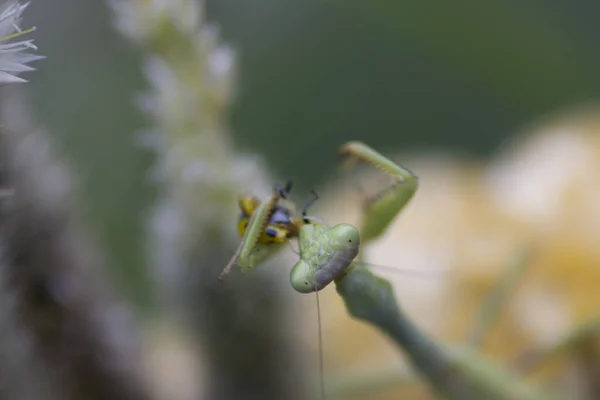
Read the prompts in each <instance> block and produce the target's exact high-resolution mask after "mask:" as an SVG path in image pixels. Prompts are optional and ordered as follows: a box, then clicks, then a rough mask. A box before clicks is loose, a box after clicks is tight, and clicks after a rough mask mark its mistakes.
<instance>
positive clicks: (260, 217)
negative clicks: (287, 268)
mask: <svg viewBox="0 0 600 400" xmlns="http://www.w3.org/2000/svg"><path fill="white" fill-rule="evenodd" d="M340 153H341V154H342V155H343V156H346V157H350V158H353V159H355V160H360V161H363V162H365V163H367V164H370V165H372V166H373V167H375V168H378V169H380V170H381V171H383V172H385V173H387V174H388V175H390V176H391V177H392V178H393V180H394V182H393V184H392V185H391V186H389V187H387V188H385V189H383V190H381V191H380V192H378V193H376V194H375V195H373V196H370V197H367V198H366V199H365V201H364V204H363V215H364V217H363V222H362V224H361V229H360V230H359V229H357V228H356V227H354V226H353V225H350V224H346V223H341V224H338V225H335V226H333V227H329V226H327V225H326V224H324V223H322V222H321V221H319V219H318V218H315V217H311V216H308V213H307V211H308V208H309V207H310V206H311V205H312V204H314V202H315V201H316V200H317V199H318V197H317V196H316V193H314V192H313V194H314V195H315V197H314V199H313V200H311V201H310V202H309V203H308V204H307V205H306V206H305V207H304V209H303V211H302V215H301V216H300V215H298V214H297V212H296V210H295V208H294V206H293V203H291V202H290V201H288V199H287V197H288V194H289V192H290V190H291V183H290V182H288V184H287V185H286V187H285V188H279V187H275V190H274V192H273V194H272V195H271V196H270V197H269V198H268V199H266V200H264V201H262V202H261V201H260V200H259V199H257V198H255V197H248V196H242V197H240V200H239V204H240V209H241V211H242V214H241V216H240V221H239V224H238V231H239V233H240V234H241V235H242V242H241V244H240V246H239V248H238V251H237V252H236V254H235V255H234V257H233V258H232V260H231V261H230V263H229V264H228V265H227V266H226V267H225V269H224V270H223V273H222V274H221V277H220V278H221V279H222V278H223V276H224V275H226V274H227V273H229V271H230V269H231V267H232V266H233V265H234V264H236V263H237V264H238V265H239V266H240V267H241V268H242V270H243V271H249V270H251V269H252V268H254V267H256V266H257V265H258V264H260V263H262V262H264V261H265V260H266V259H268V258H269V257H270V256H272V255H273V254H275V253H276V252H277V251H278V250H279V249H280V248H281V246H282V245H283V244H284V243H286V242H287V241H288V240H290V239H293V238H296V239H297V240H298V246H299V256H300V260H299V261H298V262H297V263H296V265H294V267H293V268H292V271H291V273H290V282H291V285H292V287H293V288H294V289H295V290H296V291H298V292H301V293H311V292H315V291H319V290H321V289H323V288H324V287H326V286H327V285H328V284H330V283H331V282H332V281H334V280H335V279H336V278H339V277H341V276H343V274H344V272H345V271H346V270H347V269H348V268H349V267H350V266H351V265H352V262H353V261H354V259H355V258H356V257H357V255H358V253H359V247H360V244H361V236H362V242H368V241H371V240H373V239H376V238H377V237H379V236H381V235H382V234H383V233H384V232H385V230H386V229H387V227H388V226H389V225H390V223H391V222H392V221H393V220H394V219H395V217H396V216H397V215H398V214H399V213H400V211H401V210H402V209H403V208H404V207H405V206H406V205H407V204H408V202H409V201H410V199H411V198H412V197H413V195H414V194H415V192H416V191H417V188H418V182H419V180H418V177H417V176H416V175H414V174H413V173H412V172H411V171H409V170H407V169H405V168H403V167H401V166H399V165H397V164H396V163H394V162H393V161H391V160H389V159H388V158H386V157H384V156H383V155H381V154H380V153H378V152H377V151H375V150H373V149H372V148H371V147H369V146H368V145H366V144H364V143H362V142H358V141H352V142H348V143H346V144H344V145H343V146H342V147H341V148H340ZM359 232H360V234H359Z"/></svg>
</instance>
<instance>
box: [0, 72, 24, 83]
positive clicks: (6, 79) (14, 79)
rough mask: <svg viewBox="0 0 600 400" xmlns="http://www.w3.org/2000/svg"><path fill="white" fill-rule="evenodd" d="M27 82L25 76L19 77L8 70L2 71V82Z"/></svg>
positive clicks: (0, 73) (0, 77) (0, 81)
mask: <svg viewBox="0 0 600 400" xmlns="http://www.w3.org/2000/svg"><path fill="white" fill-rule="evenodd" d="M24 82H27V81H26V80H25V79H23V78H19V77H18V76H14V75H11V74H9V73H7V72H4V71H0V84H1V85H4V84H6V83H24Z"/></svg>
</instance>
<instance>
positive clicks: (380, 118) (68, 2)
mask: <svg viewBox="0 0 600 400" xmlns="http://www.w3.org/2000/svg"><path fill="white" fill-rule="evenodd" d="M599 12H600V3H598V2H597V1H592V0H585V1H573V2H564V1H557V0H547V1H529V2H519V1H515V0H505V1H493V2H480V1H475V0H456V1H453V2H447V3H442V2H429V1H395V2H393V1H383V0H370V1H362V0H254V1H248V0H211V1H208V2H207V16H206V17H207V18H208V19H209V20H210V21H214V22H215V23H218V24H219V25H220V27H221V33H222V36H223V38H224V40H225V41H226V42H227V43H229V44H230V45H232V46H234V48H235V49H236V50H237V52H238V55H239V59H238V61H239V86H238V93H237V100H236V103H235V104H234V106H233V109H232V114H231V130H232V134H233V135H234V137H235V139H236V143H237V145H238V146H239V148H240V150H241V151H252V152H258V153H260V154H262V155H264V157H265V159H266V160H267V162H268V163H269V165H270V166H271V167H272V169H273V170H274V171H275V172H276V174H277V176H279V177H283V178H291V179H294V180H295V181H296V183H297V184H298V185H299V186H300V188H301V189H306V188H308V187H310V186H316V185H318V184H319V183H321V182H323V180H324V179H326V178H327V177H328V176H329V174H330V173H331V172H332V171H333V170H334V166H335V165H336V163H337V161H338V159H337V158H336V157H335V151H336V149H337V147H338V146H339V144H340V143H342V142H344V141H346V140H349V139H359V140H364V141H367V142H368V143H369V144H371V145H373V146H374V147H376V148H378V149H380V150H382V151H385V152H388V153H389V152H393V151H396V150H403V151H404V150H415V149H431V148H435V149H437V148H444V149H446V150H450V151H454V152H459V153H467V154H472V155H476V156H480V155H481V156H485V155H487V154H489V153H490V152H491V151H493V149H495V148H496V147H497V146H498V145H500V144H501V143H502V142H503V141H504V140H505V139H506V138H507V137H508V136H510V135H511V134H513V133H515V131H516V130H517V129H519V128H520V127H522V126H523V125H524V124H527V123H530V122H533V121H535V119H537V118H539V117H541V116H544V115H546V114H551V113H554V112H557V111H559V110H561V109H564V108H569V107H573V106H577V105H581V104H585V103H586V102H590V101H593V100H595V99H596V98H597V97H598V96H599V95H600V74H598V73H597V71H599V70H600V68H599V67H600V53H599V52H598V51H597V38H598V37H600V25H598V24H597V16H598V15H599ZM25 18H26V21H25V22H24V26H29V25H30V24H33V25H36V26H37V28H38V31H37V32H36V43H37V45H38V46H39V48H40V53H41V54H44V55H46V56H48V58H47V59H46V60H44V61H41V62H39V63H37V65H36V67H37V68H38V71H37V72H36V73H35V74H30V76H29V78H31V80H32V82H31V84H28V85H26V88H25V89H26V90H27V91H28V94H29V100H30V103H31V106H32V109H33V111H34V113H35V114H36V117H37V118H38V121H39V122H40V123H41V124H43V125H44V126H45V127H46V128H47V129H48V130H49V131H50V133H51V134H52V135H53V136H54V137H55V138H56V140H57V144H58V146H59V148H60V150H61V152H62V153H63V154H64V155H65V156H66V157H67V159H68V160H69V161H70V163H71V164H72V165H74V166H75V167H76V168H75V171H76V173H77V174H78V176H77V178H78V179H79V182H80V187H79V193H80V195H81V204H82V208H83V211H84V213H85V217H86V218H87V222H88V223H89V225H90V226H91V227H92V229H93V230H94V231H95V232H97V235H98V240H99V241H100V242H101V244H102V245H103V246H104V249H105V250H106V252H107V254H108V256H109V259H110V261H111V265H112V266H113V271H112V272H113V273H114V274H115V277H116V279H115V280H116V281H117V282H120V283H121V284H122V286H121V288H122V289H123V291H124V292H125V293H126V294H127V295H128V296H130V297H131V298H132V299H133V300H134V301H135V302H136V303H137V304H138V305H139V306H140V307H142V309H144V308H145V309H149V308H148V307H150V306H151V305H152V295H151V293H152V289H151V285H150V283H149V282H150V280H149V279H148V277H147V271H146V269H145V264H146V260H144V258H143V254H144V243H145V239H146V234H145V231H146V228H145V225H144V224H145V217H146V216H147V213H148V212H149V211H150V207H151V205H152V204H153V187H152V184H151V183H150V182H149V181H148V180H147V177H146V174H147V170H148V167H149V166H150V165H151V163H152V157H153V156H152V153H150V152H148V151H144V150H142V149H140V148H139V147H137V146H136V144H135V142H136V136H135V134H136V132H138V131H139V130H141V129H143V128H144V126H145V122H144V120H143V118H142V115H141V113H140V112H138V111H137V109H136V107H135V105H134V102H133V98H134V95H135V94H136V93H139V92H140V91H142V90H143V89H144V86H145V82H144V79H143V77H142V75H141V72H140V68H139V61H140V60H139V59H138V58H137V54H136V51H135V49H133V48H131V47H129V46H128V45H127V43H126V42H125V41H124V40H123V39H121V38H120V37H119V35H118V34H117V33H116V32H115V31H114V30H113V29H112V27H111V17H110V15H109V11H108V8H107V7H106V4H105V3H104V2H103V1H98V0H54V1H52V2H49V1H37V0H34V1H33V2H32V5H31V7H30V10H28V12H27V13H26V14H25ZM26 78H27V77H26ZM224 223H230V222H229V221H224Z"/></svg>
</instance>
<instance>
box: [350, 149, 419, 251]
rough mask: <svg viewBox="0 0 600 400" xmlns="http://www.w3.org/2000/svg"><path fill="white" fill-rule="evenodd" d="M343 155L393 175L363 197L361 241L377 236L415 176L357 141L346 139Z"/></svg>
mask: <svg viewBox="0 0 600 400" xmlns="http://www.w3.org/2000/svg"><path fill="white" fill-rule="evenodd" d="M340 153H341V154H342V155H345V156H350V157H354V158H357V159H359V160H361V161H363V162H366V163H367V164H370V165H372V166H374V167H375V168H377V169H379V170H381V171H383V172H385V173H386V174H388V175H390V176H391V177H392V178H394V180H395V182H394V184H392V185H391V186H390V187H388V188H386V189H384V190H382V191H380V192H379V193H377V194H375V195H374V196H371V197H369V198H367V200H366V202H365V204H364V215H363V221H362V224H361V228H360V234H361V237H362V240H363V243H366V242H369V241H371V240H373V239H376V238H377V237H379V236H381V235H382V234H383V233H384V232H385V230H386V229H387V228H388V226H389V225H390V223H391V222H392V221H393V220H394V218H396V216H397V215H398V214H399V213H400V211H402V209H403V208H404V207H405V206H406V205H407V204H408V202H409V201H410V200H411V199H412V197H413V196H414V194H415V193H416V191H417V189H418V187H419V178H418V177H417V176H416V175H415V174H413V173H412V172H411V171H409V170H408V169H405V168H403V167H401V166H399V165H398V164H396V163H394V162H393V161H391V160H390V159H388V158H387V157H385V156H383V155H381V154H380V153H378V152H377V151H375V150H373V149H372V148H371V147H369V146H367V145H366V144H364V143H361V142H356V141H353V142H348V143H346V144H345V145H343V146H342V147H341V148H340Z"/></svg>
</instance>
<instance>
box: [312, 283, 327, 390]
mask: <svg viewBox="0 0 600 400" xmlns="http://www.w3.org/2000/svg"><path fill="white" fill-rule="evenodd" d="M316 289H317V288H316V287H315V295H316V296H317V327H318V329H319V386H320V387H321V398H322V399H323V400H325V399H326V398H327V395H326V393H325V367H324V364H325V363H324V361H323V332H322V329H321V305H320V304H319V291H318V290H316Z"/></svg>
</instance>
